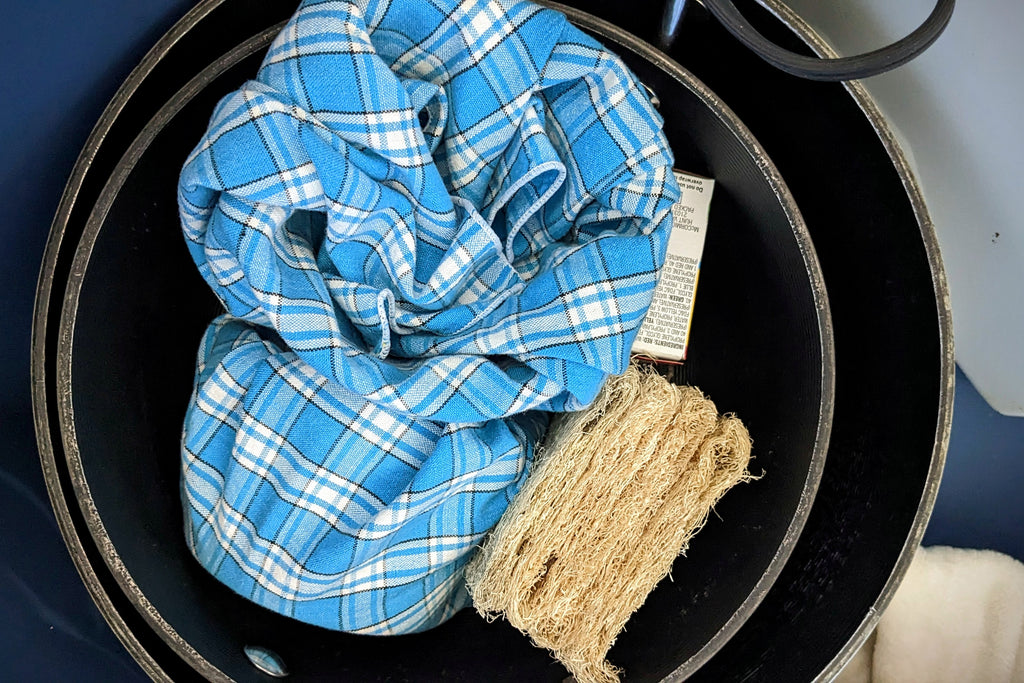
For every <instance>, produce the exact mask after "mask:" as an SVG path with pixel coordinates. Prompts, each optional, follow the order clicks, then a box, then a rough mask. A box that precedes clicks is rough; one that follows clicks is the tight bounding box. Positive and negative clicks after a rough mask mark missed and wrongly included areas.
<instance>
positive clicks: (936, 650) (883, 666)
mask: <svg viewBox="0 0 1024 683" xmlns="http://www.w3.org/2000/svg"><path fill="white" fill-rule="evenodd" d="M836 680H837V681H838V682H839V683H904V682H907V681H914V682H917V681H921V682H926V683H947V682H948V683H966V682H970V681H979V682H984V683H1001V682H1003V681H1007V682H1014V681H1021V682H1024V564H1021V563H1020V562H1018V561H1017V560H1014V559H1013V558H1011V557H1008V556H1006V555H1003V554H1000V553H997V552H993V551H990V550H964V549H960V548H947V547H934V548H921V549H919V550H918V552H917V554H916V555H915V557H914V561H913V563H912V564H911V566H910V570H909V571H908V572H907V576H906V578H905V579H904V580H903V583H902V584H900V587H899V589H898V590H897V592H896V595H895V596H894V597H893V600H892V603H891V604H890V605H889V607H888V609H887V610H886V611H885V614H884V615H883V616H882V619H881V621H880V622H879V624H878V628H877V629H876V631H875V633H874V634H873V635H872V637H871V639H869V640H868V642H867V644H866V645H865V648H864V649H862V650H861V652H860V653H858V655H857V656H856V657H855V658H854V659H853V660H852V661H851V662H850V664H849V665H848V666H847V667H846V668H845V669H844V670H843V672H842V673H841V674H840V675H839V677H838V678H837V679H836Z"/></svg>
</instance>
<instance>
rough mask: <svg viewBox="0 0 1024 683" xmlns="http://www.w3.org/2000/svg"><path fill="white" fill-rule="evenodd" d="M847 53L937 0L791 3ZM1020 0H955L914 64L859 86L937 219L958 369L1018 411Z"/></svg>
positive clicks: (1023, 106)
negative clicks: (893, 135) (948, 18)
mask: <svg viewBox="0 0 1024 683" xmlns="http://www.w3.org/2000/svg"><path fill="white" fill-rule="evenodd" d="M786 2H787V4H788V5H789V6H790V7H792V8H793V9H794V10H795V11H796V12H797V13H798V14H799V15H800V16H801V17H802V18H803V19H805V20H806V21H807V22H808V23H810V24H811V26H813V27H814V28H815V29H817V30H818V31H819V32H820V33H821V34H822V36H823V37H825V38H826V39H827V40H828V42H829V43H831V44H832V45H833V46H834V47H835V48H836V49H837V50H838V51H839V52H840V54H843V55H849V54H854V53H855V52H863V51H865V50H869V49H874V48H878V47H881V46H882V45H884V44H887V43H889V42H892V41H893V40H895V39H897V38H900V37H902V36H903V35H905V34H906V33H908V32H910V31H911V30H913V29H914V28H916V27H917V26H918V25H919V24H920V23H921V22H922V21H923V20H924V19H925V18H926V17H927V16H928V13H929V12H930V11H931V10H932V8H933V7H934V5H935V3H934V0H786ZM1022 34H1024V1H1022V0H959V1H958V2H957V6H956V11H955V12H954V14H953V20H952V22H951V23H950V25H949V28H948V29H947V30H946V32H945V34H943V36H942V37H941V38H939V40H938V41H937V42H936V43H935V44H934V45H932V47H931V48H929V50H928V51H927V52H926V53H925V54H924V55H923V56H921V57H920V58H918V59H917V60H916V61H914V62H911V63H910V64H907V65H905V66H903V67H901V68H900V69H897V70H896V71H894V72H891V73H888V74H883V75H881V76H876V77H873V78H869V79H866V80H865V81H864V84H865V85H866V86H867V88H868V90H869V91H870V92H871V94H872V95H873V96H874V97H875V99H876V100H877V102H878V104H879V106H880V107H881V109H882V111H883V112H884V113H885V115H886V118H887V119H888V120H889V122H890V124H891V125H892V126H893V127H894V128H895V129H896V131H897V135H898V137H899V138H900V139H901V141H902V144H903V148H904V151H905V152H906V153H907V156H908V157H909V159H910V160H911V164H912V166H913V167H914V169H915V173H916V174H917V178H918V181H919V182H920V184H921V186H922V189H923V192H924V196H925V201H926V203H927V205H928V209H929V211H930V213H931V216H932V219H933V221H934V222H935V229H936V231H937V232H938V236H939V242H940V244H941V248H942V257H943V260H944V262H945V266H946V272H947V275H948V277H949V285H950V290H951V296H952V302H953V326H954V330H955V335H956V356H957V362H958V363H959V365H960V367H961V369H963V371H964V372H965V373H966V374H967V376H968V377H969V378H970V379H971V381H972V382H973V383H974V385H975V386H976V387H977V388H978V390H979V391H980V392H981V394H982V395H983V396H984V397H985V398H986V399H987V400H988V401H989V403H990V404H991V405H992V406H993V407H994V408H995V409H996V410H998V411H1000V412H1002V413H1005V414H1007V415H1024V219H1022V205H1024V129H1022V126H1024V115H1022V114H1024V36H1022Z"/></svg>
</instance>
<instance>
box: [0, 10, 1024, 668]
mask: <svg viewBox="0 0 1024 683" xmlns="http://www.w3.org/2000/svg"><path fill="white" fill-rule="evenodd" d="M11 5H13V6H11ZM190 5H191V2H190V0H151V1H150V2H131V1H129V0H91V1H90V2H88V3H70V2H58V1H56V0H52V1H50V2H36V3H27V2H15V3H7V6H5V7H4V8H3V9H0V25H2V26H3V29H2V30H3V36H4V38H3V40H2V41H0V93H2V94H3V105H2V106H0V197H3V198H4V200H5V202H6V204H5V207H4V219H3V221H0V232H2V235H0V291H2V292H3V305H2V306H0V329H2V330H3V331H4V333H3V334H2V335H0V387H2V389H0V425H2V428H3V438H2V439H0V500H3V501H4V505H2V506H0V615H3V616H2V618H0V679H5V680H18V681H37V680H38V681H52V680H74V681H109V680H115V679H116V680H119V681H121V682H122V683H128V682H130V681H143V680H146V679H145V677H144V675H143V674H142V671H141V670H140V669H139V668H138V666H137V665H136V664H135V663H134V662H133V661H132V660H131V658H130V657H129V655H128V654H127V652H126V651H125V650H124V649H123V648H122V647H121V645H120V644H119V643H118V641H117V639H116V638H115V637H114V635H113V634H112V632H111V631H110V629H109V628H108V627H107V626H106V624H105V623H104V622H103V620H102V618H101V617H100V615H99V613H98V611H97V610H96V608H95V607H94V606H93V604H92V602H91V601H90V599H89V596H88V594H87V593H86V591H85V588H84V587H83V586H82V584H81V581H80V579H79V577H78V574H77V572H76V571H75V569H74V566H73V564H72V562H71V559H70V557H69V556H68V554H67V551H66V549H65V548H64V545H63V541H62V540H61V538H60V534H59V532H58V530H57V526H56V523H55V522H54V520H53V515H52V512H51V511H50V506H49V501H48V499H47V497H46V489H45V486H44V484H43V477H42V473H41V471H40V468H39V461H38V456H37V452H36V445H35V435H34V432H33V428H32V414H31V401H30V395H29V370H28V367H29V363H28V359H29V334H30V326H31V314H32V299H33V294H34V290H35V282H36V275H37V272H38V268H39V262H40V259H41V258H42V253H43V246H44V244H45V241H46V235H47V233H48V231H49V225H50V221H51V219H52V217H53V213H54V210H55V209H56V206H57V202H58V200H59V198H60V193H61V190H62V189H63V185H64V183H65V182H66V180H67V176H68V175H69V173H70V171H71V167H72V165H73V164H74V160H75V158H76V156H77V154H78V150H79V149H80V148H81V146H82V144H83V143H84V142H85V139H86V137H87V136H88V133H89V130H90V129H91V128H92V125H93V123H94V122H95V121H96V119H97V118H98V117H99V115H100V112H101V111H102V110H103V107H104V105H105V103H106V102H107V100H108V99H109V98H110V97H111V96H112V95H113V94H114V92H115V90H116V89H117V87H118V85H119V84H120V83H121V81H122V80H123V79H124V78H125V76H127V74H128V72H129V71H130V70H131V68H132V67H133V66H134V65H135V64H136V63H137V62H138V60H139V59H140V58H141V57H142V55H143V54H144V53H145V51H146V49H148V47H149V46H150V45H152V44H153V43H154V42H155V41H156V40H157V38H158V37H159V36H160V35H161V34H162V33H163V32H164V31H165V30H166V29H167V28H169V27H170V26H171V24H173V22H174V21H175V20H176V19H177V18H178V17H180V16H181V15H182V14H184V12H185V11H187V9H188V8H189V6H190ZM1021 490H1024V418H1008V417H1003V416H1001V415H998V414H997V413H995V412H994V411H992V410H991V409H990V408H989V407H988V406H987V405H986V404H985V402H984V400H983V399H981V397H980V396H979V395H978V394H977V392H976V391H975V390H974V388H973V387H972V386H971V385H970V383H969V382H968V380H967V379H966V378H965V377H964V376H963V375H962V374H959V375H958V385H957V395H956V412H955V417H954V424H953V434H952V441H951V444H950V450H949V456H948V460H947V465H946V474H945V477H944V481H943V484H942V487H941V489H940V491H939V497H938V502H937V504H936V506H935V512H934V514H933V516H932V523H931V525H930V527H929V529H928V532H927V534H926V536H925V542H926V544H940V543H941V544H950V545H957V546H965V547H981V548H992V549H995V550H1000V551H1003V552H1007V553H1009V554H1012V555H1014V556H1015V557H1017V558H1019V559H1024V504H1022V503H1021V496H1020V491H1021Z"/></svg>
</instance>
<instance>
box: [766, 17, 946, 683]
mask: <svg viewBox="0 0 1024 683" xmlns="http://www.w3.org/2000/svg"><path fill="white" fill-rule="evenodd" d="M756 1H757V3H758V4H759V5H761V6H762V7H764V8H765V9H766V10H767V11H769V12H770V13H771V14H772V15H774V16H775V17H776V18H777V19H778V20H779V21H781V22H782V23H783V24H784V25H785V26H786V27H787V28H788V29H790V30H791V31H793V33H795V34H796V35H797V37H798V38H800V40H802V41H803V42H804V43H805V44H806V45H807V46H808V47H809V48H811V50H813V51H814V52H815V54H817V55H818V56H819V57H837V56H838V53H837V52H836V51H835V50H834V49H833V48H832V46H831V45H829V44H828V43H827V42H826V41H825V40H824V38H822V37H821V35H819V34H818V33H817V32H816V31H815V30H814V29H813V28H811V26H810V25H809V24H808V23H807V22H806V21H804V20H803V19H802V18H801V17H800V16H799V15H797V14H796V13H795V12H794V11H793V10H791V9H790V8H789V7H787V6H786V5H785V4H784V3H783V0H756ZM843 85H844V87H845V88H846V90H847V92H849V93H850V95H851V96H852V97H853V99H854V101H855V102H856V103H857V106H858V108H859V109H860V110H861V111H862V112H864V115H865V116H866V117H867V118H868V121H869V122H870V124H871V127H872V128H873V129H874V131H875V133H876V134H877V135H878V138H879V140H880V141H881V142H882V145H883V146H884V147H885V150H886V151H887V152H888V154H889V157H890V158H891V159H892V162H893V165H894V166H895V167H896V171H897V173H899V176H900V179H901V181H902V183H903V188H904V190H905V191H906V192H907V195H908V196H909V198H910V202H911V206H912V208H913V211H914V215H915V216H916V217H917V221H918V226H919V228H920V231H921V237H922V238H923V240H924V247H925V253H926V255H927V257H928V264H929V266H930V268H931V273H932V285H933V289H934V291H935V299H936V304H937V307H938V311H937V313H938V321H939V330H938V332H939V344H940V349H941V354H942V358H941V359H940V370H941V373H942V379H941V381H940V385H939V407H938V408H939V409H938V413H937V415H936V418H937V420H938V421H937V423H936V429H935V446H934V447H933V449H932V459H931V464H930V466H929V468H928V480H927V482H925V488H924V491H923V492H922V494H921V500H920V502H919V504H918V508H917V514H916V515H915V518H914V524H913V526H912V528H911V530H910V534H909V535H908V537H907V540H906V542H905V543H904V545H903V549H902V551H901V552H900V555H899V557H898V558H897V560H896V564H895V566H894V567H893V570H892V573H891V574H890V575H889V579H888V580H887V581H886V583H885V585H884V586H883V588H882V592H881V593H880V594H879V596H878V598H877V599H876V600H875V602H874V604H873V605H872V606H871V608H870V609H869V610H868V613H867V615H865V617H864V619H863V620H862V621H861V624H860V626H858V627H857V630H856V631H855V632H854V634H853V635H852V636H851V637H850V638H849V640H848V641H847V643H846V645H845V646H844V647H843V648H842V649H841V650H840V652H839V654H838V655H836V656H835V657H834V658H833V659H832V661H831V663H830V664H829V665H828V666H827V667H826V668H825V669H824V670H823V671H822V672H821V673H820V674H819V675H818V677H817V679H816V680H818V681H829V680H831V679H833V678H835V677H836V676H837V675H838V674H839V672H840V671H842V669H843V667H845V666H846V665H847V664H848V663H849V661H850V659H852V658H853V656H854V655H855V654H856V653H857V651H858V650H859V649H860V648H861V646H862V645H863V644H864V642H865V641H866V640H867V639H868V637H869V636H870V635H871V633H872V632H873V631H874V628H875V626H876V625H877V624H878V620H879V619H880V618H881V616H882V613H883V612H884V611H885V608H886V607H888V605H889V603H890V602H891V601H892V598H893V595H895V593H896V589H897V588H899V585H900V583H901V582H902V581H903V578H904V576H906V573H907V570H908V569H909V568H910V564H911V562H912V561H913V559H914V553H915V552H916V551H917V548H918V546H919V545H920V544H921V539H922V538H923V537H924V532H925V529H926V528H927V526H928V520H929V518H930V517H931V513H932V508H933V507H934V506H935V498H936V496H937V495H938V491H939V483H940V481H941V479H942V471H943V468H944V467H945V462H946V451H947V450H948V448H949V436H950V430H951V429H952V426H953V419H952V418H953V398H954V393H955V383H956V360H955V356H954V344H953V309H952V306H951V303H950V296H949V286H948V283H947V280H946V271H945V268H944V267H943V265H942V255H941V253H940V251H939V240H938V236H937V235H936V233H935V226H934V224H933V223H932V219H931V216H930V215H929V213H928V209H927V207H926V205H925V202H924V195H923V193H922V192H921V187H920V185H919V184H918V182H917V179H916V178H915V177H914V173H913V171H912V169H911V168H910V164H909V163H908V161H907V157H906V154H905V153H904V152H903V149H902V148H901V147H900V144H899V142H898V141H897V139H896V136H895V135H894V133H893V131H892V128H890V126H889V124H888V123H887V122H886V120H885V117H884V116H883V115H882V112H881V109H879V107H878V104H877V103H876V102H875V100H874V98H873V97H872V96H871V94H870V93H869V92H868V90H867V88H866V87H865V86H864V84H863V83H861V82H860V81H847V82H845V83H844V84H843Z"/></svg>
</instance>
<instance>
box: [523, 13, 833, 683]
mask: <svg viewBox="0 0 1024 683" xmlns="http://www.w3.org/2000/svg"><path fill="white" fill-rule="evenodd" d="M538 2H539V3H540V4H542V5H546V6H548V7H552V8H554V9H557V10H559V11H561V12H563V13H564V14H565V15H566V16H568V17H569V18H570V20H572V21H573V23H575V24H577V25H578V26H581V27H583V28H586V29H588V30H591V31H593V32H594V33H596V34H598V35H599V36H600V37H603V38H606V39H608V40H611V41H613V42H615V43H617V44H619V45H621V46H623V47H626V48H628V49H630V50H632V51H633V52H635V53H637V54H638V55H640V56H641V57H643V58H645V59H647V60H649V61H650V62H651V63H653V64H654V65H655V66H657V67H659V68H660V69H662V70H663V71H665V72H666V73H667V74H669V75H670V76H671V77H673V78H674V79H676V80H677V81H678V82H680V83H681V84H683V85H684V86H685V87H687V88H688V89H689V90H690V91H691V92H693V93H694V94H695V95H697V97H699V98H700V99H701V100H702V101H703V102H704V103H705V104H706V105H707V106H708V107H709V108H710V109H711V111H713V112H714V113H715V114H716V116H718V118H719V119H720V120H721V121H722V122H723V123H725V124H726V126H727V127H728V128H729V129H730V130H731V131H732V132H733V134H734V135H735V136H736V137H737V139H739V140H740V142H741V143H742V144H743V146H744V147H745V148H746V149H747V151H748V153H749V154H750V155H751V156H752V157H753V158H754V159H756V160H757V162H758V165H759V167H760V170H761V172H762V173H763V174H764V176H765V177H766V178H767V179H768V181H769V183H770V185H771V187H772V190H773V191H774V193H775V195H776V197H777V198H778V199H779V201H780V203H781V204H782V206H783V209H784V210H785V211H786V213H787V215H788V217H789V219H790V224H791V226H792V228H793V234H794V236H795V237H796V240H797V244H798V246H799V248H800V251H801V255H802V257H803V260H804V265H805V267H806V269H807V272H808V274H809V275H810V277H811V285H812V288H813V296H814V299H815V304H816V308H817V317H818V331H819V339H820V343H821V350H822V372H821V397H822V399H821V400H822V403H821V405H820V406H819V412H818V429H817V432H816V435H815V441H814V449H813V452H812V456H811V466H810V468H808V473H807V477H806V479H805V480H804V487H803V491H802V493H801V496H800V501H799V502H798V504H797V508H796V511H795V513H794V516H793V519H792V520H791V521H790V525H789V528H788V529H787V531H786V534H785V535H784V537H783V540H782V543H781V544H780V545H779V549H778V550H777V551H776V554H775V556H774V557H773V558H772V560H771V561H770V562H769V563H768V568H767V569H766V570H765V572H764V574H763V575H762V577H761V579H760V580H759V581H758V582H757V583H756V584H755V585H754V587H753V588H752V589H751V591H750V593H749V594H748V596H747V597H746V598H745V599H744V601H743V602H742V603H741V604H740V606H739V607H738V608H737V609H736V611H734V612H733V614H732V615H731V616H730V617H729V619H728V620H726V623H725V624H724V625H723V626H722V627H721V628H720V629H719V631H718V632H717V633H716V634H715V635H714V636H712V637H711V639H710V640H709V641H708V642H707V643H706V644H705V645H704V646H703V647H702V648H701V649H700V650H698V651H697V652H696V653H694V654H693V655H692V656H691V657H690V658H689V659H687V660H686V661H685V662H684V663H682V664H681V665H680V666H678V667H677V668H676V669H675V670H674V671H672V673H670V674H669V675H668V676H667V677H666V678H665V679H664V680H666V681H681V680H683V679H685V678H687V677H689V676H690V675H691V674H693V673H694V672H695V671H697V669H699V668H700V667H701V666H703V665H704V664H705V663H707V661H708V660H710V659H711V657H712V656H714V654H715V653H717V652H718V651H719V650H720V649H721V648H722V647H723V646H724V645H725V643H726V642H728V640H729V639H730V638H731V637H732V636H733V635H735V634H736V632H737V631H738V630H739V629H740V627H741V626H742V625H743V624H744V623H745V622H746V621H747V619H749V617H750V615H751V614H753V612H754V610H755V609H756V608H757V607H758V605H760V604H761V601H762V600H763V599H764V596H765V595H766V594H767V593H768V591H769V590H770V588H771V587H772V585H773V584H774V583H775V581H776V579H778V577H779V575H780V574H781V573H782V569H783V567H784V566H785V564H786V561H787V560H788V559H789V556H790V555H791V554H792V552H793V548H794V547H795V546H796V542H797V540H798V539H799V537H800V534H801V532H802V531H803V528H804V526H805V524H806V522H807V519H808V517H809V516H810V511H811V506H812V504H813V502H814V497H815V495H816V493H817V489H818V485H819V484H820V482H821V477H822V473H823V472H824V469H825V459H826V456H827V452H828V445H829V437H830V434H831V430H832V415H833V409H834V399H835V339H834V335H833V330H832V316H831V308H830V305H829V300H828V294H827V291H826V288H825V278H824V275H823V273H822V270H821V264H820V263H819V262H818V257H817V254H816V252H815V251H814V245H813V242H812V240H811V236H810V232H809V231H808V229H807V226H806V224H805V223H804V220H803V217H802V215H801V214H800V210H799V208H798V207H797V204H796V201H795V200H794V199H793V196H792V194H791V193H790V191H789V189H788V187H787V186H786V183H785V181H784V180H783V178H782V175H781V174H780V173H779V171H778V169H777V168H776V167H775V165H774V164H773V163H772V161H771V159H770V158H769V157H768V154H767V153H766V152H765V150H764V148H762V147H761V145H760V143H759V142H758V141H757V139H756V138H755V137H754V135H753V133H751V132H750V130H749V129H748V128H747V127H746V126H745V125H744V124H743V122H742V121H741V120H740V119H739V117H738V116H736V114H735V113H733V111H732V110H731V109H730V108H729V107H728V106H726V104H725V103H724V102H722V100H720V99H719V98H718V96H717V95H715V93H714V92H713V91H711V90H710V89H709V88H708V87H707V86H706V85H704V84H703V83H702V82H701V81H700V80H699V79H698V78H697V77H696V76H694V75H693V74H692V73H690V72H689V71H688V70H687V69H686V68H685V67H683V66H682V65H680V64H679V63H678V62H676V61H675V60H673V59H671V58H670V57H669V56H668V55H666V54H665V53H663V52H661V51H660V50H658V49H657V48H655V47H654V46H653V45H651V44H650V43H647V42H646V41H643V40H641V39H639V38H637V37H635V36H633V35H632V34H630V33H628V32H626V31H623V30H622V29H620V28H618V27H617V26H615V25H614V24H611V23H610V22H607V21H605V20H603V19H600V18H597V17H594V16H592V15H589V14H586V13H584V12H582V11H580V10H576V9H574V8H571V7H567V6H565V5H561V4H558V3H556V2H551V1H550V0H538Z"/></svg>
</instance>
